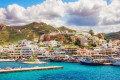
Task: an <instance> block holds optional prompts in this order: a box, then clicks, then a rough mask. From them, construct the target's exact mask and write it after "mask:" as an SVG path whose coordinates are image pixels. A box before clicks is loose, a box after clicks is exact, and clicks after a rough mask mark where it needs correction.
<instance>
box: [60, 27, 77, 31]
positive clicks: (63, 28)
mask: <svg viewBox="0 0 120 80" xmlns="http://www.w3.org/2000/svg"><path fill="white" fill-rule="evenodd" d="M58 30H59V31H66V30H67V31H69V32H75V30H72V29H69V28H67V27H65V26H61V27H59V28H58Z"/></svg>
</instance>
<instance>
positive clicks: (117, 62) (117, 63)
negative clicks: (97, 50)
mask: <svg viewBox="0 0 120 80" xmlns="http://www.w3.org/2000/svg"><path fill="white" fill-rule="evenodd" d="M112 65H114V66H120V61H115V62H114V63H113V64H112Z"/></svg>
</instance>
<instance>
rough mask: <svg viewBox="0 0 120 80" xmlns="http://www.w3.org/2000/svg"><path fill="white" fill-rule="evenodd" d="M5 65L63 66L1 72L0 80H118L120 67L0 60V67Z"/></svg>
mask: <svg viewBox="0 0 120 80" xmlns="http://www.w3.org/2000/svg"><path fill="white" fill-rule="evenodd" d="M5 66H9V67H14V66H15V67H20V66H22V67H33V66H64V69H56V70H42V71H26V72H14V73H1V74H0V80H120V67H117V66H86V65H80V64H78V63H63V62H60V63H57V62H49V64H46V65H28V64H22V63H17V62H0V68H4V67H5Z"/></svg>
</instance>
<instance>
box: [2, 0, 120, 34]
mask: <svg viewBox="0 0 120 80" xmlns="http://www.w3.org/2000/svg"><path fill="white" fill-rule="evenodd" d="M119 3H120V0H111V3H110V4H109V5H108V4H107V2H106V0H78V1H76V2H62V0H46V1H44V2H43V3H41V4H38V5H33V6H31V7H27V8H24V7H22V6H19V5H17V4H12V5H8V7H7V8H6V9H5V8H0V23H4V24H6V25H23V24H27V23H30V22H33V21H36V22H45V23H47V24H50V25H52V26H55V27H59V26H63V25H64V26H68V27H69V28H72V29H77V30H78V29H81V30H89V29H91V28H92V29H93V30H95V31H96V32H112V31H119V30H120V27H119V26H120V6H119ZM66 16H67V17H66ZM64 18H65V19H64Z"/></svg>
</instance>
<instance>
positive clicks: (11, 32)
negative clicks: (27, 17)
mask: <svg viewBox="0 0 120 80" xmlns="http://www.w3.org/2000/svg"><path fill="white" fill-rule="evenodd" d="M2 28H3V29H1V30H0V45H6V44H8V43H16V42H18V41H19V40H23V39H27V40H33V39H34V38H38V39H39V37H40V36H41V35H42V34H49V33H50V32H58V28H55V27H53V26H51V25H48V24H46V23H43V22H41V23H37V22H33V23H30V24H27V25H24V26H5V27H3V24H2ZM59 30H60V31H63V30H69V31H72V30H71V29H68V28H64V29H63V27H62V28H59Z"/></svg>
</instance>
